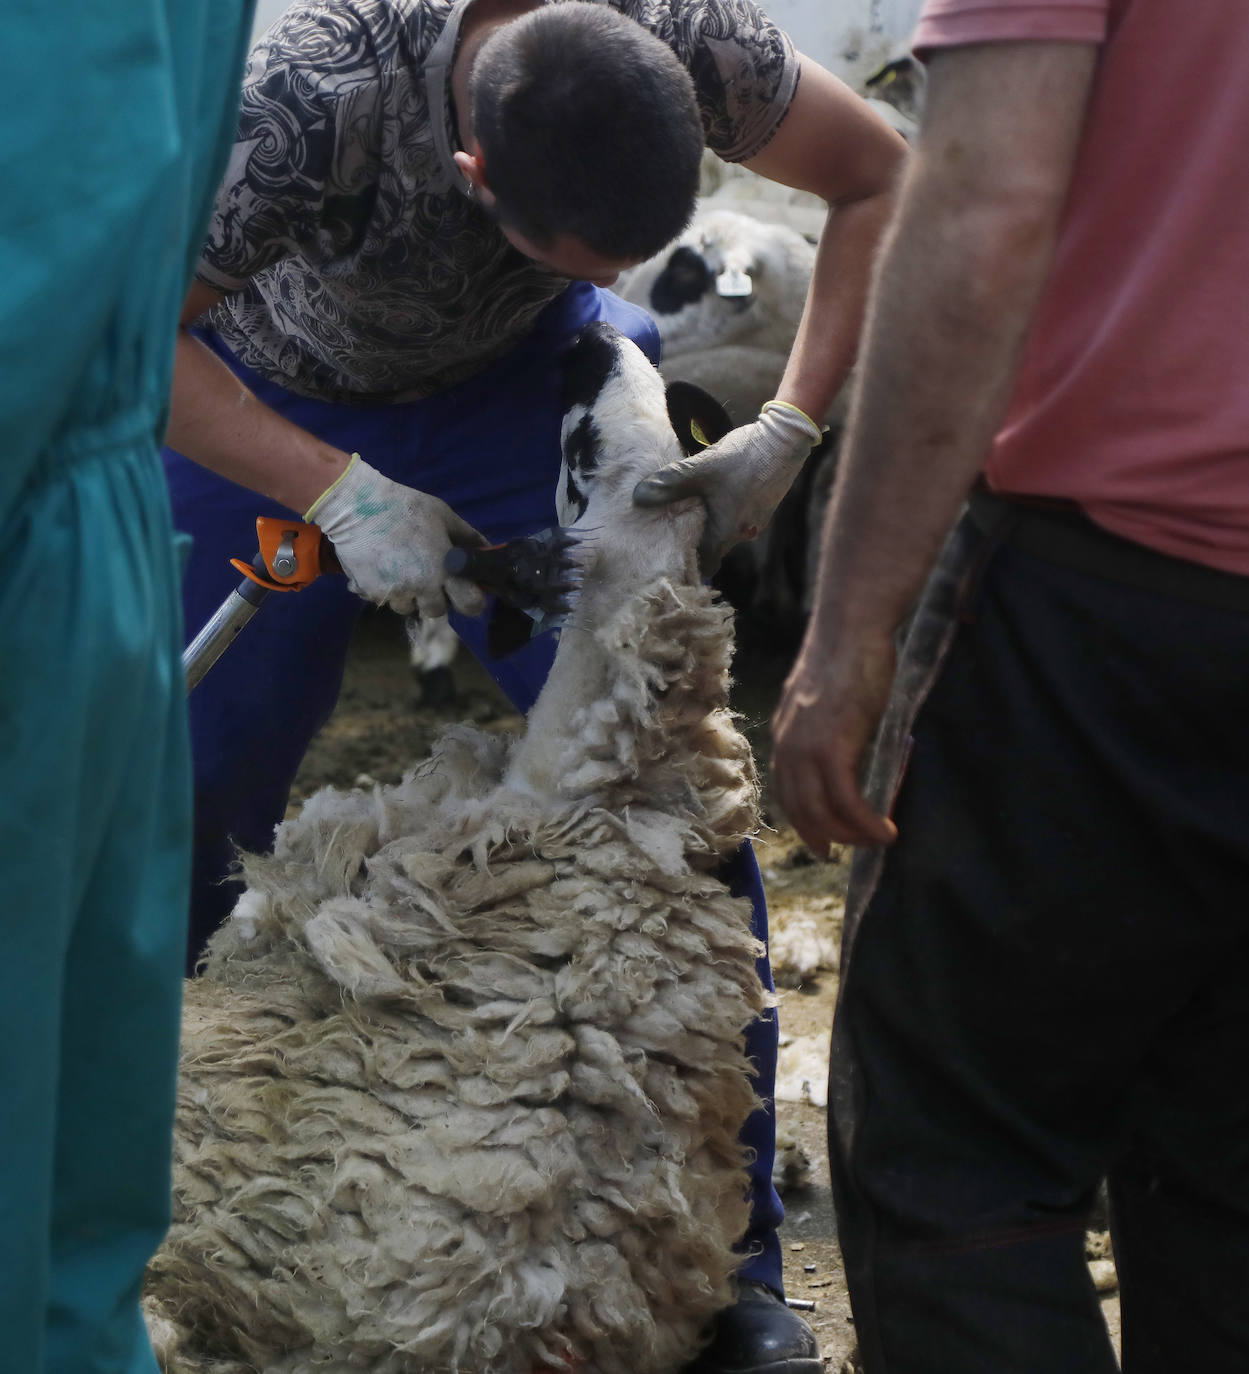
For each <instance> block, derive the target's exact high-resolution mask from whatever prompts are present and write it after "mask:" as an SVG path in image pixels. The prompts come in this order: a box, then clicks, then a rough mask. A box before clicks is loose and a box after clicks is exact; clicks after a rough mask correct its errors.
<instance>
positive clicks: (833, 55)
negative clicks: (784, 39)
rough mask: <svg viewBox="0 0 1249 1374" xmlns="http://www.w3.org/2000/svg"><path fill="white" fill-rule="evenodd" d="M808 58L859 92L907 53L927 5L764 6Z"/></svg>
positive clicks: (794, 0)
mask: <svg viewBox="0 0 1249 1374" xmlns="http://www.w3.org/2000/svg"><path fill="white" fill-rule="evenodd" d="M759 3H760V4H761V5H762V7H763V8H764V9H765V10H766V11H767V13H768V14H769V15H771V17H772V18H773V19H775V20H776V22H777V23H778V24H779V25H780V26H781V28H783V29H785V30H786V31H787V32H788V33H789V36H790V37H791V38H792V39H793V40H794V43H795V45H796V46H797V47H798V48H799V49H801V51H802V52H805V53H807V54H808V55H809V56H811V57H814V58H815V60H816V61H817V62H819V63H821V64H822V65H823V66H825V67H827V68H828V69H829V71H831V72H834V73H836V75H837V76H840V77H841V78H842V80H843V81H848V82H849V83H850V85H852V86H854V87H856V88H857V87H858V86H859V84H860V83H861V82H862V80H863V78H864V77H866V76H870V75H871V73H872V72H873V71H875V70H876V68H877V67H879V66H880V65H881V64H882V63H883V62H885V61H887V60H888V59H889V58H890V57H891V56H893V55H894V54H895V52H896V50H898V49H901V48H904V47H905V46H906V44H907V41H908V40H909V38H910V36H911V33H912V31H913V30H914V28H915V22H916V20H917V19H918V18H919V10H920V5H921V3H922V0H759Z"/></svg>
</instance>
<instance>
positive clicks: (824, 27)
mask: <svg viewBox="0 0 1249 1374" xmlns="http://www.w3.org/2000/svg"><path fill="white" fill-rule="evenodd" d="M287 3H288V0H259V3H258V4H257V6H256V26H255V30H254V32H255V33H260V31H261V30H262V29H267V28H268V27H269V25H270V24H271V23H273V21H274V20H275V19H276V18H277V17H278V15H279V14H281V13H282V11H283V10H284V9H285V8H286V6H287ZM761 3H762V5H763V8H764V9H765V10H766V11H767V12H768V13H769V14H770V15H771V16H772V18H773V19H775V20H776V22H777V23H778V24H779V25H780V26H781V27H782V28H783V29H787V30H788V31H789V34H790V37H792V38H793V40H794V42H795V43H796V44H797V45H798V47H799V48H800V49H801V50H802V51H803V52H805V53H809V54H810V55H811V56H812V57H814V58H815V60H816V61H817V62H820V63H822V64H823V65H824V66H826V67H828V68H829V70H830V71H833V72H836V73H837V75H838V76H840V77H841V78H842V79H843V80H846V81H849V82H850V84H851V85H857V84H858V83H859V82H860V81H861V80H862V79H863V78H864V77H865V76H867V75H869V74H870V73H871V72H872V71H873V70H875V68H876V67H878V66H880V64H881V63H882V62H883V61H885V60H886V59H887V58H888V57H889V56H890V55H891V54H892V53H893V51H894V49H895V48H897V47H899V46H901V45H903V44H905V42H906V40H907V39H908V38H909V37H910V34H911V30H912V29H913V28H914V27H915V20H916V19H917V18H918V16H919V7H920V3H921V0H761Z"/></svg>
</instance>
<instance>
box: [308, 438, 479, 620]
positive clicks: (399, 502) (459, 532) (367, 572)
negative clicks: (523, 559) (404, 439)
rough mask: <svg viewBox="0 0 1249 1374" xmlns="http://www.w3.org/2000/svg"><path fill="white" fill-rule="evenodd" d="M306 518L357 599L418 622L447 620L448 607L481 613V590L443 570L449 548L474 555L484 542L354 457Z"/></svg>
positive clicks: (425, 496) (436, 505) (439, 504)
mask: <svg viewBox="0 0 1249 1374" xmlns="http://www.w3.org/2000/svg"><path fill="white" fill-rule="evenodd" d="M304 519H305V520H308V521H312V522H314V523H315V524H317V525H319V526H320V527H321V530H322V532H323V533H324V534H325V536H326V538H328V539H329V541H330V542H331V543H332V544H333V545H334V552H335V554H336V555H337V556H338V561H339V563H341V564H342V568H343V572H345V573H346V574H347V585H348V586H349V587H350V588H351V590H352V591H353V592H355V593H356V595H357V596H362V597H364V598H365V599H366V600H368V601H375V602H377V603H378V605H386V606H390V607H391V609H392V610H395V611H398V612H399V614H400V615H410V614H411V613H412V611H413V610H415V611H417V612H418V613H419V614H420V617H421V619H422V620H432V619H434V618H436V617H437V616H440V615H446V613H447V602H448V601H450V602H451V604H452V605H453V606H454V607H455V609H456V610H457V611H460V612H462V613H463V614H464V615H480V614H481V612H482V611H483V610H484V609H485V605H486V600H485V595H484V594H483V592H482V590H481V588H480V587H478V586H476V585H475V584H474V583H472V582H465V581H464V580H463V579H462V578H458V577H448V576H447V574H446V572H445V571H444V570H443V559H444V558H445V557H446V554H447V550H448V549H449V548H451V546H452V545H453V544H455V545H458V546H459V547H461V548H476V547H477V546H479V545H481V544H484V543H485V542H486V541H485V539H484V538H483V537H482V536H481V535H480V534H478V533H477V531H476V530H475V529H474V528H473V527H472V525H470V524H468V523H467V521H464V520H461V519H460V517H459V516H458V515H456V513H455V512H454V511H453V510H452V509H451V507H450V506H448V505H447V503H446V502H445V501H440V500H439V499H438V498H437V497H436V496H430V495H429V493H428V492H424V491H416V490H415V489H414V488H412V487H405V486H404V485H403V484H402V483H401V482H392V481H391V479H390V478H389V477H385V476H383V475H382V474H381V473H380V472H378V470H377V469H376V468H374V467H370V466H369V464H368V463H366V462H365V461H364V460H363V459H362V458H361V457H360V455H359V454H358V453H353V454H352V455H351V462H350V464H349V465H348V467H347V469H346V471H345V472H344V473H343V475H342V476H341V477H340V478H339V479H338V481H336V482H335V483H334V485H333V486H332V487H330V488H329V489H328V490H327V491H325V492H323V493H322V494H321V495H320V496H319V497H318V498H317V499H316V501H314V502H313V504H312V505H311V506H310V507H309V509H308V513H307V514H306V515H305V516H304Z"/></svg>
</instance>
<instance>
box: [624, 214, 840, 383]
mask: <svg viewBox="0 0 1249 1374" xmlns="http://www.w3.org/2000/svg"><path fill="white" fill-rule="evenodd" d="M814 262H815V249H814V248H813V247H812V245H811V244H810V243H808V242H807V240H806V239H805V238H804V237H803V235H802V234H800V233H798V231H797V230H795V229H791V228H789V227H787V226H786V225H783V224H771V223H767V222H766V221H764V220H763V219H756V218H755V217H753V216H751V215H743V214H738V213H736V212H735V211H732V210H708V211H704V212H703V213H702V214H700V215H699V216H698V218H697V219H695V221H694V223H693V224H691V225H690V227H689V228H688V229H687V230H686V231H685V233H684V234H682V235H681V237H680V238H679V239H677V241H676V242H675V243H674V244H673V245H671V246H670V247H668V248H665V249H664V251H663V252H662V253H660V254H659V255H658V257H655V258H652V259H651V260H650V261H649V262H645V263H643V264H642V265H641V266H640V267H638V268H636V269H634V270H633V271H631V272H630V273H629V276H628V278H627V279H626V281H625V284H624V286H623V288H622V294H623V295H624V297H625V299H626V300H631V301H637V302H638V303H639V304H642V305H645V306H646V308H647V309H648V310H649V311H650V312H651V314H652V315H654V317H655V322H656V324H657V325H658V326H659V333H660V336H661V337H662V339H663V342H664V357H665V359H667V360H668V361H671V360H672V359H673V358H674V357H677V356H679V355H681V354H685V353H694V352H701V351H703V350H706V349H709V348H721V347H723V346H725V345H726V344H735V343H741V344H751V345H753V346H759V347H763V346H768V347H784V348H786V350H787V349H788V344H789V343H790V342H791V341H792V339H793V336H794V333H795V331H796V330H797V328H798V320H799V318H800V316H801V313H802V306H803V302H804V300H805V298H806V289H807V283H808V281H809V280H810V277H811V271H812V268H813V266H814Z"/></svg>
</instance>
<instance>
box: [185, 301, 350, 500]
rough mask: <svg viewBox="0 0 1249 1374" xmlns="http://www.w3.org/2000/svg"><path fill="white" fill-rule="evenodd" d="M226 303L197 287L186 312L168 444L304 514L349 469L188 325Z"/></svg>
mask: <svg viewBox="0 0 1249 1374" xmlns="http://www.w3.org/2000/svg"><path fill="white" fill-rule="evenodd" d="M221 299H222V297H221V296H220V295H219V294H218V293H217V292H216V291H213V290H212V289H211V288H210V287H207V286H204V285H202V284H201V283H198V282H197V283H195V284H194V285H193V286H192V287H191V289H190V291H189V292H188V294H187V298H186V303H185V305H184V306H183V311H182V322H181V328H180V329H179V330H178V346H177V357H176V362H175V366H174V385H173V397H172V403H171V407H170V420H169V432H168V434H167V436H166V442H167V443H168V444H169V445H170V446H171V447H172V448H175V449H177V450H178V452H179V453H182V454H185V455H186V456H187V457H188V458H190V459H192V460H193V461H194V462H197V463H202V464H203V465H204V466H205V467H207V468H211V469H212V470H213V471H214V472H216V473H219V474H220V475H221V476H222V477H227V478H229V479H230V480H231V481H233V482H238V483H239V484H240V485H242V486H245V487H249V488H250V489H251V490H252V491H257V492H260V493H262V494H263V495H265V496H270V497H272V498H273V499H274V500H276V501H280V502H281V503H282V504H283V505H285V506H289V507H290V509H291V510H293V511H296V512H297V513H299V514H303V512H304V511H306V510H307V509H308V507H309V506H311V505H312V503H313V502H314V501H315V500H316V499H317V497H318V496H320V495H321V493H322V492H323V491H325V489H326V488H327V487H328V486H329V485H330V484H331V483H332V482H334V481H335V480H336V479H337V478H338V477H339V476H340V474H341V473H342V472H343V471H344V469H345V468H346V467H347V464H348V462H349V461H350V459H351V455H350V454H349V453H345V452H344V451H343V450H341V449H337V448H334V447H333V446H332V445H330V444H326V443H323V442H322V441H321V440H320V439H317V438H316V437H315V436H314V435H312V434H309V433H308V431H307V430H304V429H301V428H300V427H299V426H298V425H294V424H292V423H291V422H290V421H289V420H286V419H283V417H282V416H280V415H279V414H278V413H277V412H276V411H274V410H271V409H270V408H269V407H268V406H266V405H264V404H263V403H262V402H261V401H258V400H257V399H256V397H255V396H253V395H252V393H251V392H250V391H248V390H247V388H246V387H245V386H243V384H242V383H241V382H240V381H239V380H238V379H237V378H236V377H235V376H234V374H233V373H232V372H231V371H230V369H229V368H228V367H226V365H225V364H224V363H223V362H222V361H221V360H220V358H218V357H217V356H216V355H215V354H213V353H212V352H210V351H209V350H208V349H207V348H205V347H204V345H203V344H201V343H200V342H199V340H198V339H196V338H194V337H193V336H192V335H191V334H189V333H188V332H187V326H188V325H189V324H191V323H192V322H193V321H194V320H196V319H198V318H199V316H200V315H202V314H203V313H204V311H206V310H208V309H210V308H211V307H212V306H214V305H216V304H217V302H218V301H220V300H221Z"/></svg>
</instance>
